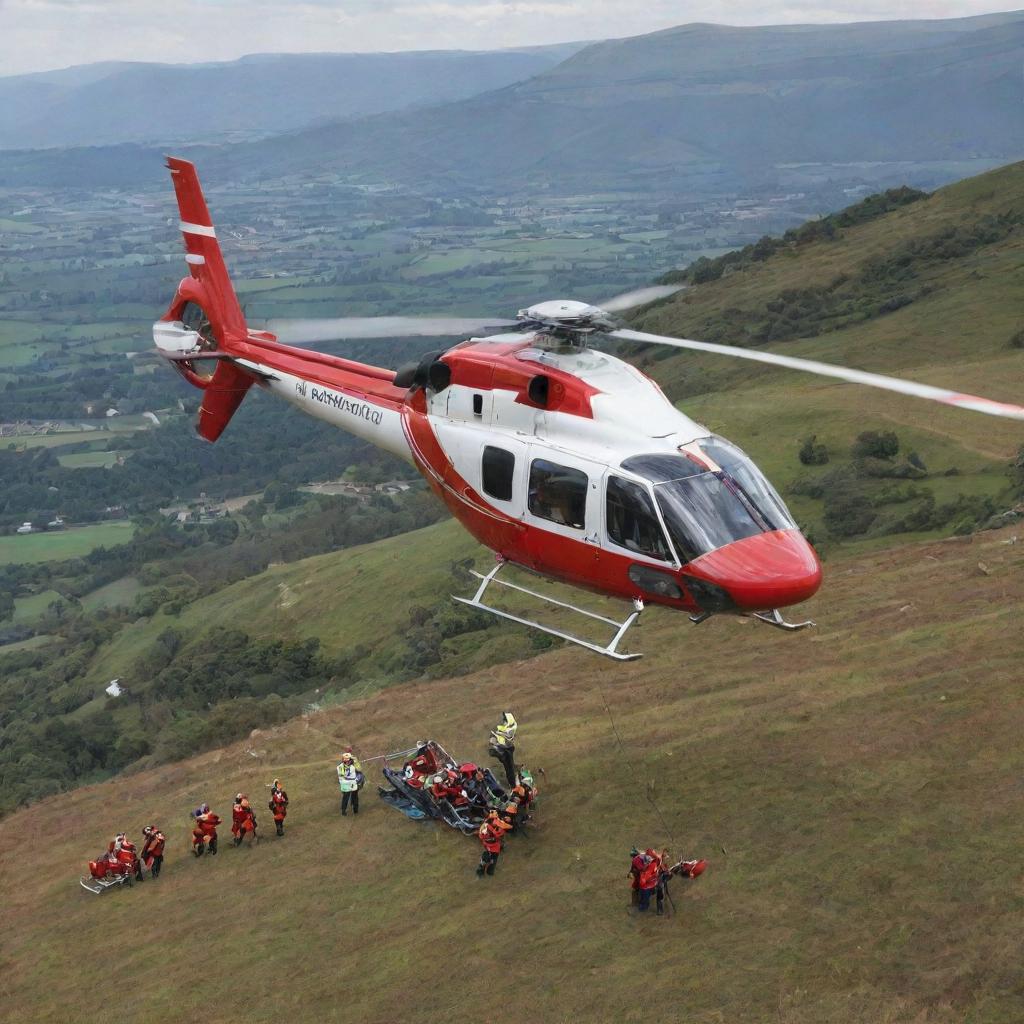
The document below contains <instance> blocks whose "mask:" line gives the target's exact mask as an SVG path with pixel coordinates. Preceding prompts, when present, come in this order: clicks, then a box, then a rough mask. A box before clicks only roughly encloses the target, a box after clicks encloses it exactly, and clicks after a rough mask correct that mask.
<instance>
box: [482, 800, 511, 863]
mask: <svg viewBox="0 0 1024 1024" xmlns="http://www.w3.org/2000/svg"><path fill="white" fill-rule="evenodd" d="M511 828H512V826H511V825H508V824H506V823H505V822H504V821H502V820H501V818H500V817H499V815H498V812H497V811H491V813H490V814H488V815H487V819H486V821H484V823H483V824H482V825H481V826H480V830H479V832H478V833H477V835H478V836H479V837H480V842H481V843H482V844H483V847H484V852H483V853H482V854H481V855H480V863H479V864H478V865H477V867H476V874H477V878H483V877H484V875H485V874H488V875H493V874H494V869H495V867H496V866H497V864H498V857H499V856H500V854H501V845H502V842H503V841H504V839H505V833H506V832H508V831H509V830H510V829H511Z"/></svg>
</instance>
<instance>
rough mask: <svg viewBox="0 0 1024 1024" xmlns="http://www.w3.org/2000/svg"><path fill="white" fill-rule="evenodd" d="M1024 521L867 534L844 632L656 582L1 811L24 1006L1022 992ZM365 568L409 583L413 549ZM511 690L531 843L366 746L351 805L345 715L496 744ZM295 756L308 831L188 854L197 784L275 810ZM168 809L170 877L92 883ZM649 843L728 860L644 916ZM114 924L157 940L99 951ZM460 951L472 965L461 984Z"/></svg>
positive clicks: (296, 1005)
mask: <svg viewBox="0 0 1024 1024" xmlns="http://www.w3.org/2000/svg"><path fill="white" fill-rule="evenodd" d="M1011 536H1012V533H1011V531H1008V530H1007V531H1002V532H998V533H991V534H984V535H981V536H979V537H977V538H974V539H973V540H972V539H969V538H968V539H957V540H954V541H944V542H932V543H929V544H926V545H908V546H905V547H903V548H897V549H893V548H889V549H888V550H886V551H883V552H878V553H875V554H868V555H862V556H859V557H858V558H857V559H855V560H854V561H852V562H850V563H847V564H844V566H843V569H842V570H841V571H836V572H833V573H829V574H827V576H826V582H825V586H824V588H823V590H822V592H821V593H820V594H819V595H818V597H817V598H816V599H815V600H814V601H813V602H812V606H811V607H810V608H809V611H811V612H812V614H813V615H814V617H815V618H816V619H817V620H818V622H819V627H818V629H817V630H816V631H814V632H808V633H801V634H797V635H783V634H780V633H778V632H775V631H772V630H769V629H767V628H762V627H760V626H759V625H757V624H756V623H753V622H750V621H736V620H731V619H729V618H721V619H719V618H715V619H712V620H711V621H710V622H708V623H705V624H703V625H701V626H697V627H694V626H691V625H690V624H689V623H688V622H687V621H686V620H685V617H684V616H679V615H675V614H672V613H668V612H664V613H660V612H658V611H657V610H655V612H654V614H652V615H650V616H649V617H648V614H649V613H645V619H646V621H645V622H644V624H643V626H642V628H641V630H640V646H641V648H642V649H643V650H644V652H645V655H646V656H645V658H644V659H643V660H641V661H639V662H634V663H631V664H628V665H621V664H613V663H610V662H607V661H602V660H600V659H597V658H595V657H593V656H591V655H588V654H586V653H583V652H581V651H578V650H560V651H556V652H552V653H550V654H547V655H544V656H542V657H541V658H538V659H535V660H533V661H530V662H520V663H518V664H514V665H509V666H507V667H504V668H496V669H488V670H485V671H481V672H479V673H478V674H475V675H471V676H466V677H462V678H459V679H456V680H436V681H433V682H431V683H429V684H423V683H412V684H408V685H405V686H402V687H399V688H396V689H391V690H387V691H384V692H382V693H380V694H377V695H374V696H372V697H369V698H368V699H361V700H356V701H353V702H351V703H349V704H347V705H345V706H343V707H339V708H335V709H331V710H327V711H324V712H321V713H317V714H311V715H307V716H304V717H303V718H301V719H297V720H295V721H294V722H292V723H289V724H287V725H285V726H282V727H278V728H275V729H272V730H269V731H261V732H257V733H254V734H253V735H252V736H251V737H250V738H248V739H247V740H246V741H244V742H242V743H238V744H236V745H234V746H231V747H228V748H226V749H224V750H220V751H215V752H211V753H209V754H206V755H203V756H201V757H198V758H196V759H194V760H192V761H187V762H183V763H180V764H176V765H173V766H170V767H167V766H164V767H161V768H158V769H156V770H153V771H148V772H142V773H134V774H131V775H126V776H124V777H123V778H121V779H115V780H113V781H110V782H106V783H103V784H102V785H95V786H87V787H83V788H81V789H79V790H77V791H76V792H74V793H72V794H68V795H66V796H62V797H55V798H51V799H47V800H44V801H41V802H40V803H38V804H37V805H35V806H34V807H31V808H29V809H27V810H23V811H20V812H18V813H17V814H14V815H12V816H11V817H9V818H8V819H6V820H5V821H4V822H2V823H0V885H2V887H3V891H4V892H5V893H6V894H8V902H7V904H6V911H5V927H4V932H3V936H2V938H0V948H2V952H3V956H4V964H5V971H4V981H5V989H4V993H5V995H4V1000H5V1003H4V1013H5V1015H6V1016H7V1019H10V1020H12V1021H19V1022H20V1021H32V1022H33V1024H49V1022H54V1024H56V1022H62V1021H66V1020H68V1019H69V1014H70V1015H71V1017H70V1019H74V1020H75V1021H76V1022H82V1024H99V1022H100V1021H104V1020H107V1019H108V1018H109V1012H110V1006H111V1005H112V1003H114V1002H116V1004H117V1006H118V1008H119V1012H121V1013H122V1014H124V1015H126V1016H130V1017H132V1018H134V1019H139V1020H148V1019H162V1020H177V1019H191V1018H192V1017H194V1016H201V1017H202V1019H203V1020H204V1021H207V1022H209V1024H236V1022H237V1021H238V1020H239V1019H241V1018H240V1016H239V995H238V993H239V992H243V993H244V994H245V995H244V1004H245V1005H244V1015H243V1016H244V1019H246V1020H249V1021H252V1022H254V1024H260V1022H267V1024H270V1022H275V1021H279V1020H280V1019H281V1017H282V1015H284V1014H287V1016H288V1017H289V1019H290V1020H294V1021H296V1022H302V1024H305V1022H310V1024H312V1022H314V1021H324V1020H332V1019H341V1018H340V1017H339V1016H338V1014H339V1012H341V1013H342V1015H343V1017H344V1019H346V1020H348V1019H352V1020H359V1021H366V1022H373V1024H387V1022H397V1021H405V1020H409V1019H410V1007H411V1006H412V1005H413V1001H415V1006H416V1011H415V1012H416V1014H417V1015H428V1016H429V1017H430V1019H431V1020H432V1021H436V1022H437V1024H465V1022H467V1021H472V1020H477V1019H478V1018H479V1017H480V1005H481V998H482V996H481V993H483V994H484V996H483V998H484V999H485V1002H486V1005H487V1007H489V1008H493V1007H501V1008H502V1009H501V1015H502V1017H503V1018H507V1019H508V1020H510V1021H528V1022H530V1024H533V1022H537V1024H575V1022H577V1021H586V1022H588V1024H606V1022H607V1024H612V1022H614V1024H642V1022H648V1021H651V1020H659V1021H660V1020H663V1021H680V1022H682V1021H685V1022H687V1024H722V1022H728V1024H767V1022H779V1021H781V1022H783V1024H823V1022H828V1024H832V1022H836V1024H901V1022H915V1024H964V1022H970V1024H1015V1022H1016V1021H1018V1020H1019V1019H1020V1010H1021V1005H1022V995H1021V992H1020V985H1019V966H1018V961H1019V946H1020V942H1019V938H1020V936H1019V931H1020V927H1019V925H1020V915H1021V912H1022V909H1024V905H1022V897H1021V894H1020V892H1019V888H1020V887H1019V884H1018V881H1019V879H1018V876H1019V867H1018V865H1019V853H1020V841H1021V831H1020V820H1021V813H1022V805H1021V793H1020V786H1019V785H1018V782H1017V780H1018V779H1019V778H1020V777H1021V774H1022V772H1024V754H1022V750H1021V745H1020V736H1021V734H1022V732H1024V704H1022V703H1021V701H1020V699H1019V678H1020V672H1019V667H1020V655H1021V646H1020V631H1019V628H1017V627H1018V626H1019V622H1020V618H1021V615H1022V614H1024V549H1022V548H1021V546H1020V545H1012V544H1009V543H1007V541H1008V540H1009V539H1010V537H1011ZM979 563H983V564H984V565H985V567H986V570H987V571H986V572H985V573H983V572H980V571H979V569H978V565H979ZM389 579H390V577H389ZM351 588H352V590H353V594H352V595H351V596H352V599H353V600H356V599H357V598H358V597H360V596H361V597H362V598H363V599H364V600H365V601H366V602H367V603H369V604H374V605H375V604H376V602H378V601H379V600H380V598H379V591H380V590H381V589H382V579H381V578H380V577H376V578H375V577H372V576H370V575H368V574H364V575H363V576H362V578H361V579H360V580H358V581H356V582H353V583H352V584H351ZM113 703H114V702H111V704H112V705H113ZM505 707H511V708H513V709H514V710H515V712H516V714H517V716H518V718H519V721H520V733H519V737H518V741H517V754H518V756H519V758H520V759H521V760H523V761H526V762H527V763H528V764H530V765H531V766H532V767H533V768H534V769H535V770H536V769H538V768H540V767H543V768H544V769H545V774H544V775H541V776H539V777H538V781H539V783H540V787H541V791H542V792H541V797H540V803H539V807H538V810H537V815H536V827H535V828H534V830H533V831H532V832H531V833H530V835H529V836H527V837H512V838H511V839H510V840H509V841H508V843H507V845H506V850H505V852H504V854H503V855H502V858H501V862H500V863H499V865H498V869H497V875H496V877H495V878H494V879H485V880H483V881H478V880H477V879H476V877H475V875H474V873H473V868H474V865H475V863H476V861H477V859H478V857H479V844H478V843H476V842H475V840H473V839H472V838H466V837H461V836H458V835H456V834H454V833H453V832H451V831H449V830H446V829H443V828H440V827H437V826H434V825H430V824H422V823H414V822H411V821H409V820H408V819H407V818H405V817H404V816H402V815H400V814H398V813H397V812H395V811H393V810H390V809H388V808H386V807H385V806H384V805H383V804H382V803H381V802H380V801H379V800H377V798H376V796H375V793H374V789H375V786H376V783H377V780H378V778H379V775H378V771H379V766H378V765H377V764H372V763H369V762H365V761H364V765H365V767H366V770H367V772H368V784H367V786H366V788H365V789H364V791H363V803H362V806H361V813H360V815H359V816H358V817H357V818H352V817H351V816H350V817H349V818H347V819H342V818H341V817H340V816H339V815H338V807H337V784H336V781H335V777H334V763H335V761H336V760H337V757H338V754H339V751H340V750H341V749H342V747H343V746H344V745H345V744H349V743H351V744H353V745H354V746H355V748H356V751H357V753H358V754H359V755H361V756H362V757H363V758H368V757H370V756H374V755H377V754H381V753H384V752H386V751H389V750H396V749H402V748H404V747H408V746H410V745H411V744H412V743H413V742H414V741H415V739H416V738H418V737H420V736H424V735H426V736H432V737H436V738H438V739H439V740H441V741H442V742H443V743H444V744H445V745H446V746H447V747H448V748H449V749H450V750H451V751H452V752H453V753H455V754H456V756H460V757H470V758H474V759H484V760H486V735H487V730H488V729H489V728H490V727H492V726H493V724H494V721H495V719H496V718H497V716H498V715H499V714H500V711H501V709H502V708H505ZM274 777H280V778H281V780H282V781H283V783H284V785H285V787H286V788H287V790H288V792H289V796H290V797H291V806H290V809H289V815H288V818H287V822H286V835H285V838H283V839H280V840H278V839H276V838H275V837H274V836H273V835H272V829H269V828H267V827H266V822H265V821H263V819H264V818H267V815H266V813H265V812H264V813H263V814H262V815H261V816H260V817H261V826H262V827H263V831H265V832H268V833H271V834H270V835H268V836H267V837H266V838H264V840H263V841H262V842H261V843H260V844H259V845H258V846H256V847H255V848H253V849H242V850H235V849H232V848H231V846H230V842H229V840H228V839H223V838H222V847H221V852H220V853H219V854H218V856H217V857H216V858H208V859H204V860H202V861H198V862H197V861H195V860H193V858H192V857H191V856H190V855H188V854H187V852H186V849H187V826H186V815H187V813H188V810H189V809H190V808H191V807H193V806H195V804H196V803H198V802H199V801H202V800H207V801H209V802H210V803H211V805H212V806H213V808H214V810H215V811H217V812H218V813H220V814H221V815H222V817H223V816H225V815H226V814H228V813H229V806H230V801H231V795H232V794H234V793H236V792H238V791H243V792H247V793H248V794H249V795H250V798H253V797H254V794H255V797H254V798H255V800H256V801H257V808H258V809H260V808H262V805H263V803H265V797H264V796H263V795H262V794H265V792H266V788H265V787H266V786H267V785H268V784H269V782H270V781H271V779H272V778H274ZM150 821H156V822H157V823H158V824H160V825H161V826H162V827H163V829H164V830H165V831H166V833H167V836H168V840H169V842H168V848H167V858H166V862H165V865H164V873H163V874H162V875H161V877H160V879H159V880H158V881H156V882H152V881H146V883H145V884H144V885H142V886H136V887H135V888H134V889H133V890H130V891H123V892H115V893H110V894H107V895H105V896H103V897H102V898H96V897H94V896H91V895H88V894H86V893H84V892H83V891H82V890H81V889H80V888H79V886H78V884H77V876H78V875H79V874H81V873H82V872H83V871H84V870H85V862H86V861H87V860H88V859H89V858H91V857H94V856H95V855H96V853H97V852H98V851H99V850H100V849H102V848H104V847H105V845H106V843H107V842H108V841H109V839H110V837H111V836H112V835H113V834H114V833H115V832H116V831H118V830H120V829H128V830H129V831H130V832H131V833H132V835H133V836H134V837H135V838H137V839H138V838H140V837H139V832H140V830H141V827H142V825H143V824H145V823H147V822H150ZM227 834H228V833H227V829H226V827H225V828H222V837H223V836H226V835H227ZM26 835H39V836H46V837H47V843H48V845H47V870H46V871H45V872H28V873H26V872H25V871H24V870H23V867H22V864H21V861H20V858H21V855H22V853H23V850H24V837H25V836H26ZM634 844H636V845H640V846H644V845H648V844H655V845H658V846H662V845H667V846H670V847H671V849H672V852H673V854H674V855H676V856H679V857H683V856H704V857H706V858H708V860H709V861H710V867H709V868H708V871H707V873H706V874H705V875H704V876H703V877H702V878H700V879H699V880H697V881H695V882H692V883H689V882H683V881H676V882H674V883H673V888H672V890H671V892H672V895H673V898H674V903H675V907H676V911H677V912H676V914H675V915H674V916H672V915H670V916H667V917H664V918H657V917H654V916H650V917H648V918H646V919H643V918H637V917H633V916H630V914H629V912H628V903H629V900H628V888H627V885H628V883H627V882H626V879H625V874H626V868H627V866H628V859H629V858H628V852H629V849H630V847H631V846H632V845H634ZM240 899H242V900H243V902H244V907H245V912H244V919H240V918H239V900H240ZM197 908H202V910H201V922H202V940H201V941H192V940H191V938H190V936H193V935H194V934H195V930H196V927H197V916H196V915H197ZM155 920H159V935H158V938H157V942H158V943H159V946H158V948H159V955H158V956H157V955H153V953H154V947H153V946H152V945H151V944H150V943H149V941H148V939H146V938H145V937H146V936H148V935H150V934H151V932H152V929H153V922H154V921H155ZM54 921H60V923H61V927H60V928H59V930H58V932H57V933H56V934H55V933H54V928H53V922H54ZM240 925H244V926H240ZM111 934H124V935H131V936H134V937H136V941H134V942H133V944H132V945H131V946H130V948H129V949H127V950H126V951H122V952H123V953H124V955H122V956H117V957H112V958H110V959H109V961H108V962H107V964H106V966H105V968H104V970H103V971H101V972H97V971H96V968H95V964H94V958H95V951H96V950H97V949H99V948H103V946H104V943H105V942H107V940H108V939H109V936H110V935H111ZM438 949H441V950H443V954H439V953H438ZM438 955H443V957H444V958H445V963H446V964H451V965H455V966H454V967H453V968H451V970H453V971H454V972H455V973H454V975H452V974H451V973H447V974H446V978H451V977H453V976H454V977H455V978H457V979H458V981H459V983H458V984H439V983H437V980H436V970H435V967H436V960H437V957H438ZM268 962H272V964H273V970H268V967H267V964H268ZM311 963H314V964H315V965H317V967H316V970H310V964H311ZM325 965H327V966H326V967H325ZM331 965H343V967H337V969H335V967H334V966H331ZM432 965H433V966H432ZM428 970H429V972H431V973H428V974H426V975H425V973H424V972H425V971H428ZM445 970H446V971H448V968H445ZM467 970H468V971H470V973H471V976H472V979H473V980H472V984H467V983H466V973H465V972H466V971H467ZM180 977H187V978H193V979H201V980H202V983H201V984H195V985H189V986H186V987H184V988H183V987H182V986H181V985H178V984H175V983H173V981H172V979H173V978H180ZM282 978H292V979H300V978H301V984H299V983H295V984H290V985H288V986H282V984H281V979H282ZM425 978H426V979H428V980H429V986H428V987H427V988H426V989H425V988H424V982H425ZM581 979H582V980H581ZM342 983H343V984H342ZM339 1001H341V1002H339ZM340 1005H343V1006H344V1009H343V1011H339V1006H340ZM485 1016H486V1017H487V1018H488V1019H490V1018H491V1017H493V1016H496V1014H495V1013H494V1011H493V1009H488V1010H487V1012H486V1014H485Z"/></svg>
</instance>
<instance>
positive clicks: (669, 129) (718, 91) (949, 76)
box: [220, 12, 1024, 189]
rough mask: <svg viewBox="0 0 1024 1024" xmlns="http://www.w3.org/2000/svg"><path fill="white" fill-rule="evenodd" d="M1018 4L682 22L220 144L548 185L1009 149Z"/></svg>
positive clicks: (391, 170)
mask: <svg viewBox="0 0 1024 1024" xmlns="http://www.w3.org/2000/svg"><path fill="white" fill-rule="evenodd" d="M1022 60H1024V12H1022V13H1018V14H1014V15H1000V16H995V17H991V18H989V17H982V18H977V19H974V18H969V19H957V20H954V21H941V22H878V23H873V24H855V25H839V26H832V25H826V26H806V25H805V26H781V27H765V28H733V27H725V26H719V25H703V24H698V25H685V26H681V27H679V28H675V29H669V30H666V31H663V32H657V33H654V34H651V35H646V36H636V37H633V38H629V39H622V40H613V41H608V42H603V43H595V44H593V45H592V46H588V47H586V48H585V49H584V50H581V51H580V52H579V53H577V54H576V55H574V56H573V57H570V58H569V59H568V60H566V61H565V62H563V63H562V64H560V65H558V66H557V67H555V68H552V69H550V70H549V71H546V72H544V73H542V74H540V75H537V76H535V77H534V78H531V79H529V80H528V81H525V82H521V83H518V84H516V85H511V86H509V87H507V88H505V89H502V90H498V91H495V92H490V93H486V94H483V95H480V96H476V97H473V98H471V99H467V100H464V101H460V102H458V103H454V104H448V105H446V106H444V107H436V108H433V109H430V110H425V111H417V112H415V113H403V114H391V115H385V116H381V117H376V118H371V119H366V120H364V121H360V122H354V123H349V124H338V125H331V126H327V127H324V128H319V129H312V130H310V131H306V132H299V133H295V134H293V135H291V136H288V137H281V138H274V139H267V140H264V141H262V142H260V143H258V144H255V145H253V146H241V147H238V148H236V149H233V150H226V151H224V153H223V156H222V160H221V161H220V162H221V164H222V165H223V166H224V168H225V169H226V170H227V169H230V171H231V172H232V173H235V174H241V173H244V168H243V161H244V163H245V164H247V165H249V166H250V167H257V166H258V167H259V168H260V173H261V174H263V175H267V174H271V175H272V174H276V173H292V172H296V171H299V170H300V169H301V168H303V167H308V166H310V162H311V155H312V154H313V153H314V152H315V153H316V155H317V158H318V159H319V160H321V161H325V162H326V163H328V164H329V165H330V166H331V167H332V168H336V169H338V170H340V171H342V172H350V173H357V174H359V173H366V174H376V173H383V172H384V171H385V169H386V173H387V174H388V175H389V176H390V177H391V178H392V179H394V180H397V181H399V182H403V183H422V182H423V181H424V180H427V181H434V182H440V183H444V182H449V181H461V182H462V183H464V184H466V185H475V184H483V185H484V186H486V187H492V188H493V187H496V188H508V187H514V186H516V185H519V184H522V183H523V182H531V183H533V184H539V185H544V186H547V187H551V188H555V189H559V188H566V189H577V188H587V187H589V186H590V185H591V184H594V185H596V187H613V186H617V187H623V186H625V187H628V186H631V185H632V186H636V185H641V184H645V183H648V182H655V181H656V182H659V183H662V184H668V185H670V186H671V184H672V183H673V182H676V183H679V184H680V185H682V184H683V183H684V182H687V181H688V180H690V179H692V178H693V177H694V176H702V175H705V176H706V175H711V176H713V177H719V178H721V177H731V178H733V179H734V180H736V179H739V180H749V179H751V178H753V179H758V180H761V179H764V178H768V177H770V176H771V175H770V171H771V168H772V167H773V166H774V165H775V164H777V163H793V162H826V163H845V162H856V161H895V160H941V159H958V158H963V157H966V156H973V157H977V156H988V157H992V158H997V159H1006V160H1009V159H1013V158H1016V157H1018V156H1020V155H1024V118H1022V117H1021V108H1020V66H1021V63H1022Z"/></svg>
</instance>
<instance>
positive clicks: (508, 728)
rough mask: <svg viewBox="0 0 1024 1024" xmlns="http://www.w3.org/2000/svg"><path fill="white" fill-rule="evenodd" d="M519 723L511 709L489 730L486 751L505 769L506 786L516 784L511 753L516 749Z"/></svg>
mask: <svg viewBox="0 0 1024 1024" xmlns="http://www.w3.org/2000/svg"><path fill="white" fill-rule="evenodd" d="M518 729H519V723H518V722H516V716H515V715H513V714H512V712H511V711H505V712H503V713H502V716H501V721H500V722H498V724H497V725H496V726H495V727H494V728H493V729H492V730H491V740H490V745H489V747H488V753H489V754H490V755H491V757H494V758H497V760H499V761H500V762H501V766H502V768H504V769H505V778H506V779H507V780H508V788H509V789H511V788H512V787H513V786H514V785H515V784H516V763H515V760H514V757H513V755H514V754H515V750H516V732H517V730H518Z"/></svg>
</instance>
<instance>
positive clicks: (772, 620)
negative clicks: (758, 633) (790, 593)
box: [752, 608, 816, 633]
mask: <svg viewBox="0 0 1024 1024" xmlns="http://www.w3.org/2000/svg"><path fill="white" fill-rule="evenodd" d="M752 617H753V618H755V619H760V620H761V621H762V622H767V623H768V625H769V626H774V627H775V628H776V629H785V630H789V632H791V633H795V632H796V631H797V630H798V629H806V628H807V627H808V626H814V625H816V623H815V622H813V621H812V620H811V619H808V620H807V621H806V622H787V621H786V620H785V619H784V618H783V617H782V613H781V612H780V611H779V609H778V608H773V609H772V610H771V611H768V612H754V614H753V616H752Z"/></svg>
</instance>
